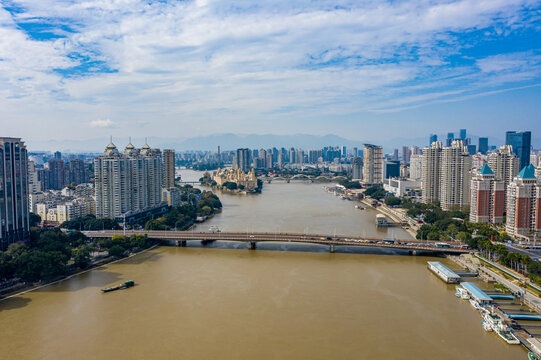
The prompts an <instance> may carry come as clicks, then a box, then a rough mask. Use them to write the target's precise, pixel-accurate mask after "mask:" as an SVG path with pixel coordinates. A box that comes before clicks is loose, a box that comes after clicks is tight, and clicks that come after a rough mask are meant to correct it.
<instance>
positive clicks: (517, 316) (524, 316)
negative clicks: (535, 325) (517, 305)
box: [505, 313, 541, 321]
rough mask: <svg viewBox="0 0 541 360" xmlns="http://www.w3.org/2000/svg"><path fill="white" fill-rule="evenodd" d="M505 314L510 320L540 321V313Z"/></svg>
mask: <svg viewBox="0 0 541 360" xmlns="http://www.w3.org/2000/svg"><path fill="white" fill-rule="evenodd" d="M505 316H507V317H508V318H509V319H512V320H533V321H541V315H537V314H509V313H505Z"/></svg>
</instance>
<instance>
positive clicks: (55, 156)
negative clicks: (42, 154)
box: [54, 151, 62, 160]
mask: <svg viewBox="0 0 541 360" xmlns="http://www.w3.org/2000/svg"><path fill="white" fill-rule="evenodd" d="M54 159H55V160H62V153H61V152H60V151H55V153H54Z"/></svg>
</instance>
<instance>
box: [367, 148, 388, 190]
mask: <svg viewBox="0 0 541 360" xmlns="http://www.w3.org/2000/svg"><path fill="white" fill-rule="evenodd" d="M363 163H364V166H363V182H364V183H365V184H382V183H383V149H382V148H381V146H377V145H372V144H365V145H364V162H363Z"/></svg>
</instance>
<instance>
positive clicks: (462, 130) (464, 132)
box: [460, 129, 467, 140]
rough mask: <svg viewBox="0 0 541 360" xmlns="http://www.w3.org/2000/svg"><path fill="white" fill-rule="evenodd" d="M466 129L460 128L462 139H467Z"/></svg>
mask: <svg viewBox="0 0 541 360" xmlns="http://www.w3.org/2000/svg"><path fill="white" fill-rule="evenodd" d="M466 136H467V135H466V129H460V140H466Z"/></svg>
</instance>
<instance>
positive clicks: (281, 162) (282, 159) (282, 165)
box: [276, 152, 285, 169]
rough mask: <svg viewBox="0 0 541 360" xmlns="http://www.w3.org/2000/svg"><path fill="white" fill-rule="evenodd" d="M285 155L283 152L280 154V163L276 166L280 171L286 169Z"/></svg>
mask: <svg viewBox="0 0 541 360" xmlns="http://www.w3.org/2000/svg"><path fill="white" fill-rule="evenodd" d="M284 163H285V160H284V154H283V153H282V152H280V153H278V161H277V162H276V164H277V165H278V169H282V168H283V167H284Z"/></svg>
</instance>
